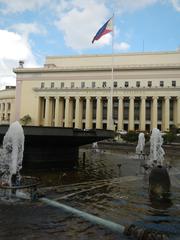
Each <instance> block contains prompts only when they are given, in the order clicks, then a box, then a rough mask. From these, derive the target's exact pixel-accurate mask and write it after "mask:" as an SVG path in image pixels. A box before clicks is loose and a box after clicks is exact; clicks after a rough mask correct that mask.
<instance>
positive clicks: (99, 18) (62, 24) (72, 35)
mask: <svg viewBox="0 0 180 240" xmlns="http://www.w3.org/2000/svg"><path fill="white" fill-rule="evenodd" d="M73 3H74V5H73V6H74V8H73V9H71V10H70V11H68V12H67V13H66V15H64V16H63V17H61V18H60V19H59V20H58V21H56V26H57V27H58V29H59V30H60V31H62V32H63V33H64V39H65V42H66V45H67V46H69V47H71V48H72V49H75V50H83V49H86V48H90V47H92V44H91V41H92V38H93V37H94V36H93V35H92V33H93V34H95V33H96V32H97V30H98V28H99V27H101V25H102V24H103V23H104V21H105V19H107V17H108V16H109V10H108V9H107V8H106V6H105V5H104V4H99V3H97V2H96V1H94V0H90V1H82V0H77V1H74V2H73Z"/></svg>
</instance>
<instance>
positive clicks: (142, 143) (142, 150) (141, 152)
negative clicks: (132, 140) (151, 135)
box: [136, 133, 145, 154]
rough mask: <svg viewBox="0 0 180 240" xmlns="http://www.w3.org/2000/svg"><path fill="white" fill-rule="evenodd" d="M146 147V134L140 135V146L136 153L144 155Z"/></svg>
mask: <svg viewBox="0 0 180 240" xmlns="http://www.w3.org/2000/svg"><path fill="white" fill-rule="evenodd" d="M144 146H145V137H144V133H140V134H139V136H138V145H137V147H136V153H137V154H143V153H144Z"/></svg>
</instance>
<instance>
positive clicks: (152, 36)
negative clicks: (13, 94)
mask: <svg viewBox="0 0 180 240" xmlns="http://www.w3.org/2000/svg"><path fill="white" fill-rule="evenodd" d="M113 12H114V14H115V19H114V29H115V31H114V53H131V52H142V51H145V52H146V51H147V52H151V51H179V49H180V27H179V26H180V0H136V1H135V0H126V1H124V0H111V1H110V0H29V1H25V0H0V88H2V87H3V86H5V85H10V84H12V85H15V75H14V74H13V71H12V69H13V68H15V67H17V66H18V61H19V60H21V59H22V60H24V61H25V67H40V66H43V64H44V61H45V57H46V56H49V55H50V56H52V55H77V54H78V55H79V54H108V53H111V51H112V49H111V40H112V39H111V38H112V35H111V34H107V35H105V36H103V37H102V38H101V39H100V40H99V41H96V42H94V44H92V43H91V41H92V38H93V37H94V35H95V34H96V32H97V30H98V29H99V28H100V27H101V26H102V25H103V24H104V23H105V22H106V21H107V20H108V19H109V18H110V17H111V16H112V14H113Z"/></svg>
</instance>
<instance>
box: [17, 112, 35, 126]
mask: <svg viewBox="0 0 180 240" xmlns="http://www.w3.org/2000/svg"><path fill="white" fill-rule="evenodd" d="M31 122H32V118H31V116H30V115H29V114H27V115H25V116H24V117H22V118H21V119H20V123H21V124H22V125H28V124H29V123H31Z"/></svg>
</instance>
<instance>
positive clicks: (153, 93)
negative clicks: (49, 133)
mask: <svg viewBox="0 0 180 240" xmlns="http://www.w3.org/2000/svg"><path fill="white" fill-rule="evenodd" d="M113 63H114V64H113V68H112V56H111V55H82V56H69V57H47V58H46V62H45V65H44V67H42V68H22V67H20V68H16V69H14V72H15V73H16V74H17V85H16V116H15V118H16V120H19V119H20V118H22V117H23V116H25V115H27V114H28V115H30V116H31V118H32V125H37V126H38V125H42V126H60V127H75V128H83V129H84V128H86V129H90V128H100V129H101V128H104V129H112V121H111V115H112V119H113V127H114V128H116V129H117V130H122V129H125V130H140V131H145V130H146V131H150V130H151V129H152V128H154V127H158V128H159V129H160V130H162V131H165V130H169V128H170V127H171V126H172V125H176V127H180V53H179V52H158V53H134V54H133V53H131V54H118V55H114V57H113ZM112 69H113V71H112ZM112 100H113V101H112ZM112 102H113V104H112ZM111 113H112V114H111Z"/></svg>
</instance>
